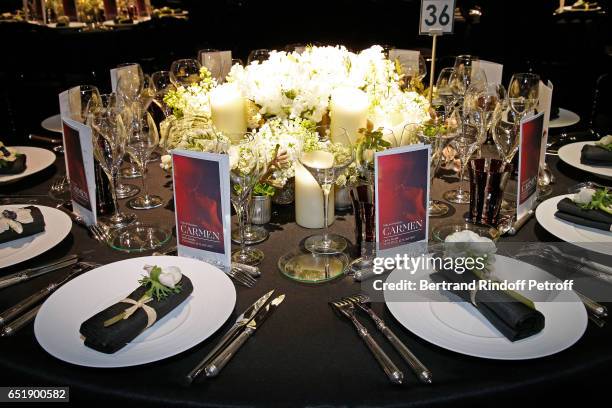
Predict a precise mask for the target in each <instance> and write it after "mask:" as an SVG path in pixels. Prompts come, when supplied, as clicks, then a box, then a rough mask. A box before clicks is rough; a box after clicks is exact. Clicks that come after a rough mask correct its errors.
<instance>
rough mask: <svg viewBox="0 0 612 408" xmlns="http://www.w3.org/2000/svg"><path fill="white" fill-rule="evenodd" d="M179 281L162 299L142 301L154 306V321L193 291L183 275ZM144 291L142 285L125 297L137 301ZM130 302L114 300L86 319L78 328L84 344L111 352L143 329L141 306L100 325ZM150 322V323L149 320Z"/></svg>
mask: <svg viewBox="0 0 612 408" xmlns="http://www.w3.org/2000/svg"><path fill="white" fill-rule="evenodd" d="M178 284H179V285H181V291H180V292H179V293H173V294H171V295H168V296H167V297H165V298H164V299H162V300H157V299H155V298H154V299H153V300H151V301H150V302H147V303H145V305H146V306H148V307H150V308H152V309H153V310H155V314H156V321H159V320H160V319H162V318H163V317H164V316H166V315H167V314H168V313H170V312H171V311H172V310H174V309H175V308H176V307H178V306H179V305H180V304H181V303H183V301H184V300H185V299H187V298H188V297H189V295H191V293H192V292H193V284H192V283H191V280H190V279H189V278H188V277H186V276H185V275H183V276H182V278H181V280H180V281H179V283H178ZM146 291H147V288H145V287H144V286H139V287H138V288H137V289H136V290H135V291H133V292H132V293H130V294H129V295H128V296H127V298H129V299H132V300H133V301H138V300H139V299H140V298H141V297H142V295H143V294H144V293H145V292H146ZM133 305H134V302H132V303H126V302H118V303H115V304H114V305H112V306H110V307H107V308H106V309H104V310H102V311H101V312H99V313H97V314H95V315H94V316H92V317H90V318H89V319H87V320H86V321H85V322H83V324H81V328H80V329H79V331H80V332H81V334H82V335H83V337H85V345H86V346H87V347H90V348H92V349H94V350H97V351H100V352H102V353H107V354H112V353H115V352H116V351H118V350H120V349H122V348H123V347H125V346H126V345H127V344H128V343H129V342H130V341H132V340H134V339H135V338H136V337H137V336H138V335H139V334H140V333H142V332H143V331H144V330H145V329H147V325H148V324H149V315H148V314H147V313H146V312H145V310H144V308H139V309H137V310H136V311H135V312H134V314H132V315H131V316H130V317H128V318H127V319H124V320H120V321H119V322H117V323H115V324H113V325H110V326H108V327H104V322H105V321H107V320H108V319H112V318H113V317H115V316H117V315H118V314H120V313H122V312H123V311H124V310H125V309H127V308H129V307H130V306H133ZM153 324H154V323H153Z"/></svg>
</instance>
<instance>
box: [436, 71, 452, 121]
mask: <svg viewBox="0 0 612 408" xmlns="http://www.w3.org/2000/svg"><path fill="white" fill-rule="evenodd" d="M454 72H455V69H454V68H452V67H446V68H442V70H441V71H440V73H439V74H438V80H437V82H436V99H435V101H436V104H437V106H439V105H442V106H444V116H445V117H448V116H449V115H450V112H451V109H452V108H453V106H454V105H455V101H456V99H455V94H454V93H453V87H452V82H451V79H452V78H453V73H454Z"/></svg>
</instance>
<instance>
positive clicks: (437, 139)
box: [418, 121, 457, 217]
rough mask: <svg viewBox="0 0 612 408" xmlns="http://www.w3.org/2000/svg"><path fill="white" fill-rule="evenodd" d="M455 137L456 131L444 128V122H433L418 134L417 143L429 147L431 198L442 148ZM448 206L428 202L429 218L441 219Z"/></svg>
mask: <svg viewBox="0 0 612 408" xmlns="http://www.w3.org/2000/svg"><path fill="white" fill-rule="evenodd" d="M456 136H457V131H456V129H451V128H446V127H445V122H443V121H439V122H434V123H433V124H432V125H431V126H429V127H428V128H426V129H424V130H423V131H422V132H419V134H418V137H419V141H420V142H421V143H423V144H428V145H430V146H431V159H430V161H429V195H430V197H431V194H432V191H433V182H434V179H435V177H436V172H437V171H438V169H439V168H440V164H442V159H443V158H444V155H443V154H442V152H443V150H444V148H445V147H446V146H448V144H449V143H451V141H452V140H453V139H454V138H455V137H456ZM449 209H450V208H449V206H448V205H447V204H445V203H443V202H442V201H439V200H433V199H431V198H430V200H429V216H430V217H441V216H443V215H446V214H447V213H448V211H449Z"/></svg>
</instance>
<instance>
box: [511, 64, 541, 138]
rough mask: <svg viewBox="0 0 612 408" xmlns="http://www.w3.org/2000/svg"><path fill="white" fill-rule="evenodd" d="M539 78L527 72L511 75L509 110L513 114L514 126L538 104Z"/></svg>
mask: <svg viewBox="0 0 612 408" xmlns="http://www.w3.org/2000/svg"><path fill="white" fill-rule="evenodd" d="M539 87H540V77H539V76H538V75H536V74H532V73H529V72H525V73H518V74H514V75H512V78H511V79H510V85H508V101H509V105H510V109H512V112H513V113H515V126H517V127H518V126H519V124H520V122H521V119H522V118H523V117H525V116H526V115H527V114H529V112H531V111H533V109H535V107H536V106H537V104H538V93H539Z"/></svg>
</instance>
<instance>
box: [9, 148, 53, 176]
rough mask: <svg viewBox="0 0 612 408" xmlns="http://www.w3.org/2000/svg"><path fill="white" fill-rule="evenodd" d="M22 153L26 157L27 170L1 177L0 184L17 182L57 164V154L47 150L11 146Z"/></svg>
mask: <svg viewBox="0 0 612 408" xmlns="http://www.w3.org/2000/svg"><path fill="white" fill-rule="evenodd" d="M11 147H13V148H14V149H16V150H17V151H18V152H20V153H24V154H25V155H26V166H27V168H26V169H25V171H24V172H23V173H20V174H8V175H2V176H0V184H2V183H6V182H9V181H15V180H19V179H22V178H24V177H27V176H30V175H32V174H34V173H38V172H39V171H42V170H44V169H46V168H47V167H49V166H50V165H52V164H53V163H54V162H55V153H53V152H52V151H50V150H47V149H41V148H40V147H31V146H11Z"/></svg>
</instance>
